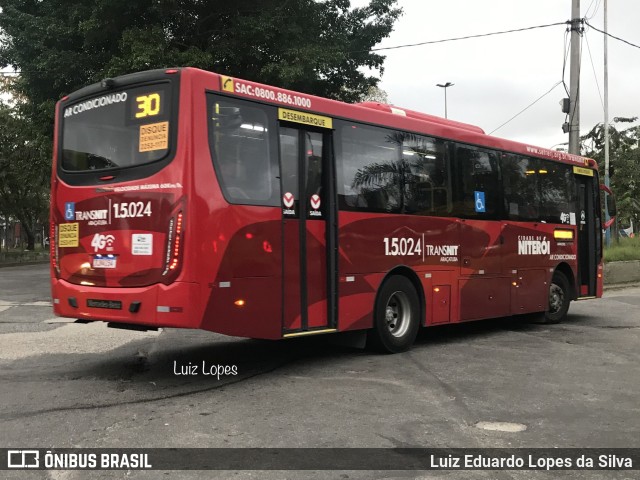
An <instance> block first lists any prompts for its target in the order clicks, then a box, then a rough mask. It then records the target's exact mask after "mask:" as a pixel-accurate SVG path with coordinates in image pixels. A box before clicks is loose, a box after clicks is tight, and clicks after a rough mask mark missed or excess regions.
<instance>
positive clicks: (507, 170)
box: [501, 154, 544, 221]
mask: <svg viewBox="0 0 640 480" xmlns="http://www.w3.org/2000/svg"><path fill="white" fill-rule="evenodd" d="M539 163H540V162H539V160H537V159H535V158H529V157H524V156H521V155H513V154H503V155H502V157H501V167H502V178H503V186H504V207H505V214H506V218H508V219H509V220H515V221H538V220H540V214H539V210H540V185H539V178H540V175H541V174H540V170H541V167H540V164H539ZM543 171H544V170H543Z"/></svg>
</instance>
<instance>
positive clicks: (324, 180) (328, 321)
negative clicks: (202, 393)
mask: <svg viewBox="0 0 640 480" xmlns="http://www.w3.org/2000/svg"><path fill="white" fill-rule="evenodd" d="M285 125H286V126H285ZM279 131H280V135H279V138H280V166H281V182H282V222H283V236H282V238H283V292H284V294H283V302H284V304H283V335H284V336H296V335H304V334H308V333H312V332H313V331H324V330H328V329H334V328H335V305H336V304H335V292H336V288H335V281H336V278H337V277H336V267H335V265H336V259H335V253H333V252H335V242H336V241H335V228H334V227H333V225H335V208H336V206H335V202H334V201H331V199H332V198H333V197H334V196H335V195H334V194H333V187H332V182H331V178H333V174H332V162H331V157H332V155H331V130H321V129H311V128H309V129H305V128H299V127H298V126H295V125H293V126H292V125H290V124H288V123H287V124H281V125H280V130H279Z"/></svg>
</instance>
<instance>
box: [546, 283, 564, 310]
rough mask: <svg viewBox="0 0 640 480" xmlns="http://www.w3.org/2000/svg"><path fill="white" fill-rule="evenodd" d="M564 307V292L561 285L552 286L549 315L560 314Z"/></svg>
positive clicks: (553, 284)
mask: <svg viewBox="0 0 640 480" xmlns="http://www.w3.org/2000/svg"><path fill="white" fill-rule="evenodd" d="M563 305H564V290H562V287H560V285H557V284H555V283H552V284H551V287H550V288H549V313H551V314H553V313H558V312H559V311H560V310H562V306H563Z"/></svg>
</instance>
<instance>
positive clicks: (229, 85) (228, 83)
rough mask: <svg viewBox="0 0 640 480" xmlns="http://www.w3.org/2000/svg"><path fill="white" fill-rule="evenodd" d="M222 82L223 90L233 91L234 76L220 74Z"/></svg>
mask: <svg viewBox="0 0 640 480" xmlns="http://www.w3.org/2000/svg"><path fill="white" fill-rule="evenodd" d="M220 83H221V84H222V90H223V91H224V92H231V93H233V78H231V77H227V76H226V75H220Z"/></svg>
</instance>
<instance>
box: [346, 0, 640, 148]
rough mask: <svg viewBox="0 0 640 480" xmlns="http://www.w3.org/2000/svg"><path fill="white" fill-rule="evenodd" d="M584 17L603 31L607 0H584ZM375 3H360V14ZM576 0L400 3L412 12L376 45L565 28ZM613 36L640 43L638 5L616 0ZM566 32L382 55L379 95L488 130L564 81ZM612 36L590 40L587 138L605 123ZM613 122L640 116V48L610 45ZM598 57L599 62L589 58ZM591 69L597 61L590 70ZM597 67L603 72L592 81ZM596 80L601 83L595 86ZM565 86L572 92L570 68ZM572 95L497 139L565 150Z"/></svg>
mask: <svg viewBox="0 0 640 480" xmlns="http://www.w3.org/2000/svg"><path fill="white" fill-rule="evenodd" d="M580 1H581V17H587V18H589V19H590V20H589V22H590V23H591V24H592V25H594V26H595V27H597V28H599V29H600V30H603V27H604V18H603V12H604V0H580ZM368 3H369V0H352V1H351V4H352V6H353V7H357V6H363V5H366V4H368ZM571 3H572V0H439V1H435V0H398V6H400V7H401V8H402V9H403V10H404V14H403V15H402V16H401V17H400V19H399V20H398V21H397V22H396V24H395V28H394V31H393V32H392V33H391V35H390V36H389V37H387V38H386V39H384V40H383V41H382V42H381V43H380V44H379V45H377V47H391V46H398V45H405V44H411V43H419V42H426V41H433V40H442V39H448V38H454V37H462V36H467V35H475V34H485V33H491V32H498V31H504V30H511V29H517V28H526V27H532V26H536V25H546V24H550V23H557V22H564V21H566V20H569V19H570V17H571ZM608 10H609V12H608V31H609V33H611V34H612V35H615V36H617V37H621V38H623V39H625V40H627V41H629V42H631V43H634V44H636V45H640V30H637V29H636V28H635V27H636V25H637V22H638V20H640V0H609V1H608ZM565 31H566V27H565V26H564V25H559V26H554V27H547V28H540V29H535V30H530V31H525V32H517V33H509V34H504V35H496V36H491V37H485V38H475V39H470V40H459V41H454V42H445V43H438V44H432V45H422V46H416V47H409V48H401V49H395V50H385V51H382V52H380V53H382V54H384V55H385V56H386V60H385V63H384V68H385V70H384V74H383V76H382V81H381V83H380V88H382V89H383V90H385V91H386V92H387V94H388V98H389V102H390V103H392V104H394V105H397V106H399V107H404V108H407V109H411V110H418V111H421V112H425V113H430V114H433V115H439V116H444V91H443V89H442V88H439V87H436V84H438V83H440V84H444V83H446V82H451V83H453V84H454V86H452V87H450V88H448V89H447V110H448V116H449V118H451V119H453V120H458V121H462V122H466V123H470V124H473V125H477V126H479V127H481V128H482V129H484V130H485V132H487V133H491V132H493V131H494V130H495V129H496V128H498V127H499V126H500V125H502V124H503V123H504V122H506V121H508V120H509V119H510V118H511V117H512V116H514V115H516V114H517V113H518V112H520V111H521V110H522V109H524V108H525V107H527V106H529V105H530V104H531V103H533V102H534V101H535V100H536V99H537V98H538V97H540V96H542V95H544V94H545V93H546V92H548V91H549V90H550V89H551V88H552V87H553V86H554V85H556V83H558V82H559V81H560V80H562V78H563V71H562V70H563V63H564V54H565V50H564V48H565V43H564V42H565ZM603 43H604V36H603V35H602V34H601V33H600V32H597V31H595V30H592V29H589V28H588V27H587V31H586V33H585V35H584V37H583V40H582V61H581V86H580V92H581V102H580V108H581V112H580V113H581V115H580V122H581V126H580V132H581V134H585V133H587V132H588V131H589V130H590V129H591V128H592V127H593V126H594V125H595V124H596V123H598V122H602V121H603V119H604V108H603V101H602V98H603V97H604V80H603V71H604V68H603V61H604V60H603V51H604V48H603ZM608 43H609V118H610V120H612V119H613V118H614V117H616V116H619V117H633V116H640V95H639V93H640V87H639V84H640V82H639V81H638V79H639V78H640V48H634V47H631V46H629V45H627V44H624V43H622V42H620V41H618V40H615V39H612V38H609V41H608ZM589 52H591V55H589ZM592 62H593V63H592ZM594 70H595V74H594ZM596 78H597V82H596ZM564 80H565V83H566V85H567V88H568V86H569V63H568V62H567V66H566V70H565V75H564ZM563 97H568V95H567V93H566V92H565V89H564V87H563V86H562V84H560V85H558V86H556V87H555V88H554V89H553V91H551V93H549V94H548V95H546V96H544V97H543V98H542V99H541V100H540V101H538V102H537V103H536V104H535V105H533V106H532V107H530V108H529V109H528V110H527V111H525V112H524V113H522V114H521V115H520V116H518V117H517V118H515V119H513V120H511V121H510V122H509V123H508V124H507V125H505V126H504V127H501V128H500V129H498V130H497V131H495V132H494V133H493V134H494V135H496V136H500V137H504V138H508V139H511V140H516V141H520V142H524V143H529V144H532V145H536V146H541V147H546V148H551V147H555V146H557V145H558V144H561V143H566V142H567V141H568V135H566V134H564V133H562V124H563V123H564V122H565V114H563V113H562V112H561V110H560V105H559V102H560V100H561V99H562V98H563Z"/></svg>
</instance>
